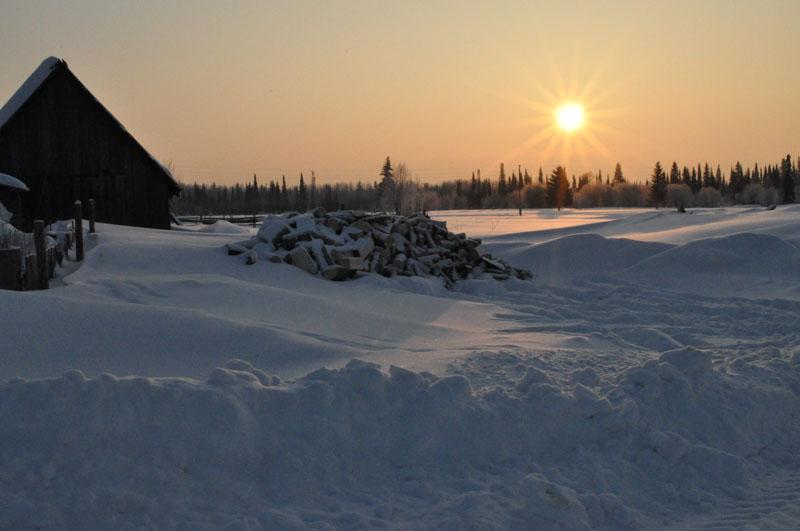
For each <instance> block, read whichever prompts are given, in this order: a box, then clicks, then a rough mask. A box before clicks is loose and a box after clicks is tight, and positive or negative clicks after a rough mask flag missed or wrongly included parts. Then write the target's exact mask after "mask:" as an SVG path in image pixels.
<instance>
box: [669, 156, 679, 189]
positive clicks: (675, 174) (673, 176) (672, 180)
mask: <svg viewBox="0 0 800 531" xmlns="http://www.w3.org/2000/svg"><path fill="white" fill-rule="evenodd" d="M680 182H681V171H680V170H679V169H678V163H677V162H675V161H674V160H673V161H672V167H671V168H670V169H669V184H678V183H680Z"/></svg>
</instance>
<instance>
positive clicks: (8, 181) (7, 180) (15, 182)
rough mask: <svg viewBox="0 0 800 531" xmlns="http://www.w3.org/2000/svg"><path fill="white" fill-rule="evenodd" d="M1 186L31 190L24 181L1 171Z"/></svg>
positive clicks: (25, 190)
mask: <svg viewBox="0 0 800 531" xmlns="http://www.w3.org/2000/svg"><path fill="white" fill-rule="evenodd" d="M0 188H11V189H13V190H21V191H23V192H28V191H30V190H29V189H28V187H27V186H26V185H25V183H24V182H22V181H20V180H19V179H17V178H16V177H12V176H10V175H8V174H6V173H0Z"/></svg>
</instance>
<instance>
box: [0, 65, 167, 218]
mask: <svg viewBox="0 0 800 531" xmlns="http://www.w3.org/2000/svg"><path fill="white" fill-rule="evenodd" d="M0 172H3V173H7V174H9V175H13V176H15V177H17V178H19V179H21V180H22V181H23V182H25V183H26V184H27V185H28V187H29V188H30V189H31V192H29V193H23V194H20V195H21V197H22V203H23V207H24V210H25V219H24V221H23V223H22V225H23V226H24V227H28V226H30V225H31V224H32V220H33V219H45V220H47V221H54V220H56V219H67V218H69V217H71V215H72V205H73V203H74V202H75V200H77V199H79V200H81V201H82V202H83V203H84V204H86V202H87V201H88V200H89V199H90V198H94V199H95V200H96V217H97V220H98V221H105V222H109V223H118V224H122V225H134V226H143V227H152V228H164V229H168V228H169V197H170V194H171V188H172V186H173V185H172V182H171V180H170V179H169V178H168V177H167V176H166V175H165V174H164V171H163V169H162V168H161V167H160V166H159V165H158V164H157V163H156V162H155V161H153V160H152V159H151V158H150V156H149V155H148V154H147V153H146V152H145V150H144V149H143V148H142V147H141V146H140V145H139V144H138V143H137V142H136V141H135V140H133V138H132V137H131V136H130V135H129V134H128V133H127V132H126V131H125V130H124V129H123V128H122V127H121V126H120V125H119V123H118V122H117V121H116V120H115V119H114V118H113V117H112V116H111V115H110V114H109V113H108V111H106V110H105V109H104V108H103V107H102V105H100V104H99V103H98V102H97V100H95V99H94V97H93V96H92V95H91V94H89V92H88V91H87V90H86V89H85V88H84V87H83V86H82V85H81V84H80V82H79V81H78V80H77V78H75V76H74V75H73V74H72V73H71V72H70V71H69V70H67V69H66V68H61V69H59V70H57V71H56V72H54V73H53V74H52V75H51V76H50V77H49V78H48V79H47V81H45V83H44V84H42V86H41V87H40V89H39V91H38V92H37V93H36V94H35V95H34V96H33V97H32V98H30V99H29V100H28V102H26V104H25V105H24V106H23V107H21V108H20V110H19V112H18V113H17V114H16V115H15V116H14V117H13V118H12V119H11V120H10V121H9V122H8V123H7V124H6V125H5V127H3V129H2V130H0Z"/></svg>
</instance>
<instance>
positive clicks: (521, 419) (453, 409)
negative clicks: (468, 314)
mask: <svg viewBox="0 0 800 531" xmlns="http://www.w3.org/2000/svg"><path fill="white" fill-rule="evenodd" d="M715 365H716V366H715ZM747 372H750V373H758V374H759V377H758V380H761V381H762V383H760V384H759V385H751V384H750V383H747V384H745V383H744V382H742V381H741V379H740V378H737V376H736V374H737V373H738V374H742V373H747ZM575 379H576V380H577V379H580V380H582V381H584V382H587V378H586V375H583V377H576V378H575ZM767 380H768V381H769V383H767ZM587 384H588V385H584V384H583V383H579V382H577V381H574V382H573V383H572V384H566V385H565V384H563V383H559V379H558V375H554V374H548V373H547V372H545V371H542V370H541V369H537V368H535V367H528V368H527V369H526V370H525V372H524V374H523V375H522V376H521V377H520V378H519V379H518V380H517V381H516V382H514V383H513V384H511V385H508V386H495V387H492V388H487V389H482V390H478V391H476V390H475V389H473V388H472V386H471V382H470V380H469V379H467V378H465V377H463V376H459V375H453V376H446V377H437V376H434V375H432V374H430V373H417V372H413V371H409V370H406V369H401V368H399V367H395V366H392V367H389V369H388V373H384V372H382V371H381V370H380V367H379V366H377V365H375V364H372V363H368V362H362V361H358V360H353V361H351V362H350V363H348V364H347V365H346V366H345V367H344V368H342V369H339V370H330V369H319V370H317V371H314V372H312V373H309V374H307V375H305V376H303V377H301V378H299V379H297V380H294V381H289V382H281V380H280V379H279V378H277V377H275V376H270V375H267V374H266V373H264V372H263V371H260V370H258V369H255V368H253V367H252V366H251V365H250V364H249V363H247V362H244V361H241V360H232V361H230V362H229V363H228V364H227V366H226V367H224V368H217V369H214V370H213V371H212V372H211V374H210V375H209V376H208V378H207V379H206V380H205V381H197V380H189V379H146V378H141V377H126V378H117V377H115V376H112V375H110V374H103V375H100V376H98V377H97V378H94V379H87V378H85V377H84V375H83V374H82V373H81V372H79V371H74V370H73V371H69V372H67V373H66V374H64V376H62V377H61V378H55V379H49V380H36V381H24V380H22V379H16V380H14V381H11V382H9V383H7V384H4V385H2V386H0V426H2V428H1V429H0V448H3V449H5V450H6V451H3V452H2V453H0V469H2V470H3V476H4V481H3V482H2V483H0V492H2V496H0V499H2V500H3V502H2V504H3V506H2V510H0V527H3V528H22V527H51V528H64V527H72V528H87V527H105V528H111V527H136V526H156V527H169V528H174V527H192V528H220V527H224V526H228V525H233V526H235V527H237V528H245V527H246V528H255V529H272V528H307V527H316V526H321V525H336V526H341V527H347V528H374V527H386V526H389V527H392V526H394V525H396V524H401V526H402V527H407V526H412V527H415V526H424V527H463V526H474V525H478V526H480V527H485V528H520V527H531V526H532V527H535V528H569V529H588V528H590V527H605V528H626V527H630V528H633V527H639V526H645V527H647V526H650V525H652V524H653V522H654V520H652V516H653V515H654V514H664V515H669V514H671V513H672V512H674V511H676V510H680V508H681V507H682V506H685V505H690V506H694V507H703V506H706V507H710V506H712V505H713V504H714V500H715V498H716V497H717V496H719V495H721V494H725V493H728V494H731V493H733V494H735V493H737V492H739V491H740V490H741V489H743V488H746V487H747V483H748V479H749V478H750V477H751V476H752V475H753V474H754V467H755V466H756V463H758V462H759V461H762V460H763V461H767V462H773V463H782V462H786V461H793V460H794V455H795V454H796V452H797V451H798V450H800V448H798V441H800V438H798V436H799V435H800V433H798V430H799V429H800V425H798V423H796V422H792V421H793V420H794V419H796V416H797V414H798V412H800V411H799V408H800V406H798V404H800V402H798V392H799V391H800V373H799V372H798V367H797V364H796V363H795V365H791V364H790V362H789V361H787V360H783V359H780V358H775V359H772V360H770V361H768V362H755V363H754V362H750V361H747V360H745V359H737V360H733V361H732V362H730V363H725V364H723V363H717V364H715V363H714V362H713V359H712V355H711V354H710V353H708V352H703V351H697V350H693V349H689V348H685V349H679V350H673V351H668V352H666V353H664V354H662V355H661V356H660V357H658V358H657V359H653V360H651V361H648V362H646V363H643V364H640V365H638V366H635V367H631V368H630V369H628V370H626V371H623V372H622V373H620V374H619V375H618V376H617V377H615V378H614V379H613V381H607V380H605V379H595V380H594V382H587ZM712 426H713V429H710V427H712ZM12 449H13V451H10V450H12ZM756 455H757V456H758V458H757V459H754V456H756ZM621 472H622V473H621ZM123 478H124V479H123ZM680 486H685V487H688V488H679V487H680ZM43 493H46V495H42V494H43ZM201 500H202V503H199V502H200V501H201ZM423 501H424V502H423ZM398 510H400V511H401V513H400V514H398Z"/></svg>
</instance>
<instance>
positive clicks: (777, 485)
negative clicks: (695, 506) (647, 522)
mask: <svg viewBox="0 0 800 531" xmlns="http://www.w3.org/2000/svg"><path fill="white" fill-rule="evenodd" d="M798 527H800V474H797V473H795V474H792V475H786V476H784V477H780V476H778V477H775V476H773V477H771V478H769V479H767V480H766V481H763V482H762V484H761V485H760V486H759V487H758V488H757V489H755V490H754V491H753V492H752V493H751V495H750V496H748V497H747V498H745V499H741V500H729V501H726V502H723V503H721V504H720V506H719V508H717V509H716V510H714V511H713V513H711V514H707V515H704V516H702V517H700V518H697V519H695V520H694V521H684V522H681V523H678V524H676V525H674V526H671V527H669V529H673V530H685V531H720V530H729V529H752V530H758V531H763V530H783V529H798Z"/></svg>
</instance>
